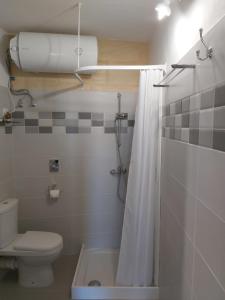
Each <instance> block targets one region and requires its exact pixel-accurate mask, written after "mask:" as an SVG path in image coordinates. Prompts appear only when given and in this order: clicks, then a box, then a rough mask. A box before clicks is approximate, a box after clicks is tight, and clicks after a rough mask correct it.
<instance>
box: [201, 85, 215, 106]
mask: <svg viewBox="0 0 225 300" xmlns="http://www.w3.org/2000/svg"><path fill="white" fill-rule="evenodd" d="M214 103H215V89H210V90H207V91H205V92H203V93H202V95H201V109H206V108H211V107H214Z"/></svg>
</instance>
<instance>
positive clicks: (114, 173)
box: [110, 167, 127, 175]
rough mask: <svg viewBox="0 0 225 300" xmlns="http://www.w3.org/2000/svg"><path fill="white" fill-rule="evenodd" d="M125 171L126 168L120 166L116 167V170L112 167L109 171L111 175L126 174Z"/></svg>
mask: <svg viewBox="0 0 225 300" xmlns="http://www.w3.org/2000/svg"><path fill="white" fill-rule="evenodd" d="M126 173H127V169H126V168H121V167H118V168H117V170H115V169H112V170H111V171H110V174H111V175H121V174H126Z"/></svg>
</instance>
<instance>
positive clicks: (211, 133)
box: [162, 85, 225, 152]
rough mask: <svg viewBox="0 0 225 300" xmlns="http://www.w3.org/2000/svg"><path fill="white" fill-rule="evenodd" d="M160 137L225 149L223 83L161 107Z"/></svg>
mask: <svg viewBox="0 0 225 300" xmlns="http://www.w3.org/2000/svg"><path fill="white" fill-rule="evenodd" d="M162 132H163V137H167V138H170V139H175V140H178V141H182V142H185V143H190V144H193V145H200V146H203V147H207V148H213V149H216V150H220V151H224V152H225V85H220V86H218V87H216V88H212V89H209V90H206V91H203V92H202V93H198V94H195V95H192V96H190V97H186V98H184V99H181V100H178V101H176V102H173V103H171V104H167V105H166V106H165V107H164V117H163V131H162Z"/></svg>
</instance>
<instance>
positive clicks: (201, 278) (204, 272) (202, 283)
mask: <svg viewBox="0 0 225 300" xmlns="http://www.w3.org/2000/svg"><path fill="white" fill-rule="evenodd" d="M193 282H194V299H195V300H211V299H215V300H222V299H224V298H225V293H224V290H223V289H222V288H221V286H220V285H219V283H218V282H217V280H216V278H215V277H214V275H213V274H212V272H211V271H210V269H209V268H208V266H207V265H206V264H205V262H204V261H203V260H202V258H201V257H200V255H199V254H198V253H196V258H195V273H194V280H193Z"/></svg>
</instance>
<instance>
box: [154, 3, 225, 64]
mask: <svg viewBox="0 0 225 300" xmlns="http://www.w3.org/2000/svg"><path fill="white" fill-rule="evenodd" d="M171 8H172V15H171V17H170V18H166V19H164V20H162V21H161V22H158V23H157V27H156V28H155V30H154V36H153V37H151V43H150V46H151V47H150V50H151V51H150V62H151V63H152V64H162V63H168V64H172V63H173V64H174V63H177V62H178V61H179V60H180V59H181V58H182V57H183V56H184V55H185V54H186V53H187V52H188V51H189V50H190V49H191V48H192V46H193V45H194V44H195V43H196V42H197V41H198V40H199V33H198V30H199V28H201V27H202V28H203V29H204V31H205V32H207V31H208V30H209V29H210V28H212V27H213V26H214V25H215V24H216V23H217V22H218V21H219V20H220V19H221V18H222V17H223V16H224V14H225V2H224V1H223V0H181V1H178V0H177V1H171Z"/></svg>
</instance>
